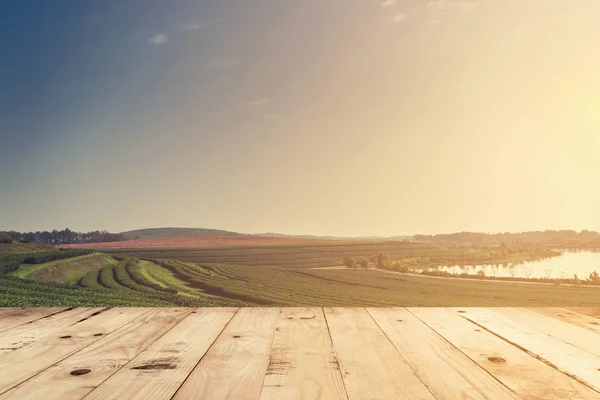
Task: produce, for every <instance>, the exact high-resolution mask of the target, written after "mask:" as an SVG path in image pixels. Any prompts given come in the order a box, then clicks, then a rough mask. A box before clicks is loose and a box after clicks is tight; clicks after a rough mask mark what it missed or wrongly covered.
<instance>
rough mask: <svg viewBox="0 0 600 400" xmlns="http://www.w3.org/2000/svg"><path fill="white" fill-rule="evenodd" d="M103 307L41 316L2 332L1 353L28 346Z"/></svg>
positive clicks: (0, 337)
mask: <svg viewBox="0 0 600 400" xmlns="http://www.w3.org/2000/svg"><path fill="white" fill-rule="evenodd" d="M100 310H102V308H76V309H73V310H69V311H65V312H60V313H57V314H53V315H50V316H47V317H45V318H40V319H37V320H34V321H31V322H28V323H26V324H24V325H19V326H17V327H14V328H12V329H9V330H6V331H4V332H2V333H0V355H2V354H4V353H9V352H11V351H15V350H18V349H20V348H23V347H25V346H28V345H30V344H32V343H35V342H36V341H38V340H40V339H41V338H44V337H46V336H47V335H50V334H52V333H53V332H55V331H58V330H61V329H64V328H65V327H66V326H71V325H73V324H75V323H77V321H79V320H80V319H82V318H86V317H88V316H89V315H91V314H93V313H95V312H97V311H100Z"/></svg>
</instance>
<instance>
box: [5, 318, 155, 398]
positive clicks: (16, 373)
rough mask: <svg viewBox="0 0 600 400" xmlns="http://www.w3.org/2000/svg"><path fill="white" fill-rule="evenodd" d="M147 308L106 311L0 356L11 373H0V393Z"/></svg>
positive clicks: (114, 328) (121, 324)
mask: <svg viewBox="0 0 600 400" xmlns="http://www.w3.org/2000/svg"><path fill="white" fill-rule="evenodd" d="M149 311H150V309H147V308H145V309H144V308H119V309H110V310H107V311H103V312H101V313H100V314H97V315H94V316H91V317H90V318H88V319H86V320H85V321H82V322H79V323H77V324H75V325H72V326H69V327H66V328H64V329H62V330H60V331H57V332H54V334H53V335H51V336H49V337H46V338H44V339H42V340H39V341H38V342H36V343H33V344H31V345H29V346H26V347H23V348H21V349H19V350H16V351H12V352H10V353H6V354H3V355H1V356H0V365H1V366H2V368H3V370H4V368H9V370H10V373H3V374H0V394H2V393H4V392H6V391H7V390H9V389H12V388H13V387H14V386H16V385H18V384H19V383H21V382H23V381H25V380H26V379H28V378H30V377H32V376H33V375H35V374H37V373H39V372H41V371H43V370H45V369H46V368H48V367H50V366H52V365H54V364H56V363H57V362H59V361H61V360H63V359H64V358H66V357H68V356H70V355H71V354H74V353H75V352H77V351H79V350H81V349H83V348H84V347H86V346H88V345H90V344H92V343H93V342H95V341H97V340H98V339H100V337H101V336H96V335H98V334H102V335H108V334H109V333H111V332H113V331H115V330H117V329H118V328H120V327H121V326H123V325H125V324H126V323H128V322H130V321H132V320H134V319H135V318H138V317H140V316H141V315H143V314H145V313H147V312H149Z"/></svg>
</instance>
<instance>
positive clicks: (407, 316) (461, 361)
mask: <svg viewBox="0 0 600 400" xmlns="http://www.w3.org/2000/svg"><path fill="white" fill-rule="evenodd" d="M367 311H368V312H369V313H370V314H371V316H372V317H373V319H375V322H377V325H379V327H380V328H381V329H382V330H383V332H384V333H385V334H386V336H387V337H388V338H389V339H390V340H391V342H392V343H393V344H394V346H395V347H396V348H397V349H398V351H399V352H400V354H401V355H402V356H403V357H404V358H405V359H406V361H407V362H408V364H409V365H410V366H411V367H412V369H413V370H415V371H416V373H417V375H418V376H419V378H420V379H421V381H423V383H425V385H427V387H428V388H429V390H431V392H432V393H433V395H434V396H435V398H436V399H497V400H503V399H514V400H516V399H520V397H519V396H517V395H516V394H515V393H514V392H513V391H512V390H511V389H509V388H508V387H506V386H504V385H503V384H502V383H500V382H499V381H498V380H496V379H495V378H494V377H493V376H492V375H490V374H489V373H488V372H487V371H486V370H485V369H483V368H481V367H480V366H479V365H478V364H477V363H475V362H474V361H473V360H471V359H470V358H468V357H467V356H465V355H464V354H463V353H462V352H461V351H460V350H458V349H457V348H456V347H454V346H453V345H451V344H450V343H449V342H448V341H446V340H445V339H444V338H442V337H441V336H440V335H438V334H437V333H436V332H435V331H433V330H432V329H431V328H429V327H428V326H427V325H425V324H424V323H423V322H422V321H421V320H419V319H418V318H417V317H415V316H414V315H413V314H411V313H410V312H408V311H407V310H406V309H404V308H394V309H387V308H368V309H367ZM473 336H475V335H473Z"/></svg>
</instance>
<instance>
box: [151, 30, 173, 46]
mask: <svg viewBox="0 0 600 400" xmlns="http://www.w3.org/2000/svg"><path fill="white" fill-rule="evenodd" d="M168 41H169V37H168V36H167V35H165V34H164V33H159V34H158V35H156V36H152V37H151V38H149V39H148V44H153V45H155V46H160V45H161V44H165V43H167V42H168Z"/></svg>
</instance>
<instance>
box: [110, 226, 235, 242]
mask: <svg viewBox="0 0 600 400" xmlns="http://www.w3.org/2000/svg"><path fill="white" fill-rule="evenodd" d="M120 235H122V236H123V238H124V239H126V240H130V239H136V238H137V239H146V238H164V237H179V236H243V234H241V233H237V232H230V231H224V230H221V229H206V228H149V229H136V230H133V231H127V232H121V233H120Z"/></svg>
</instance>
